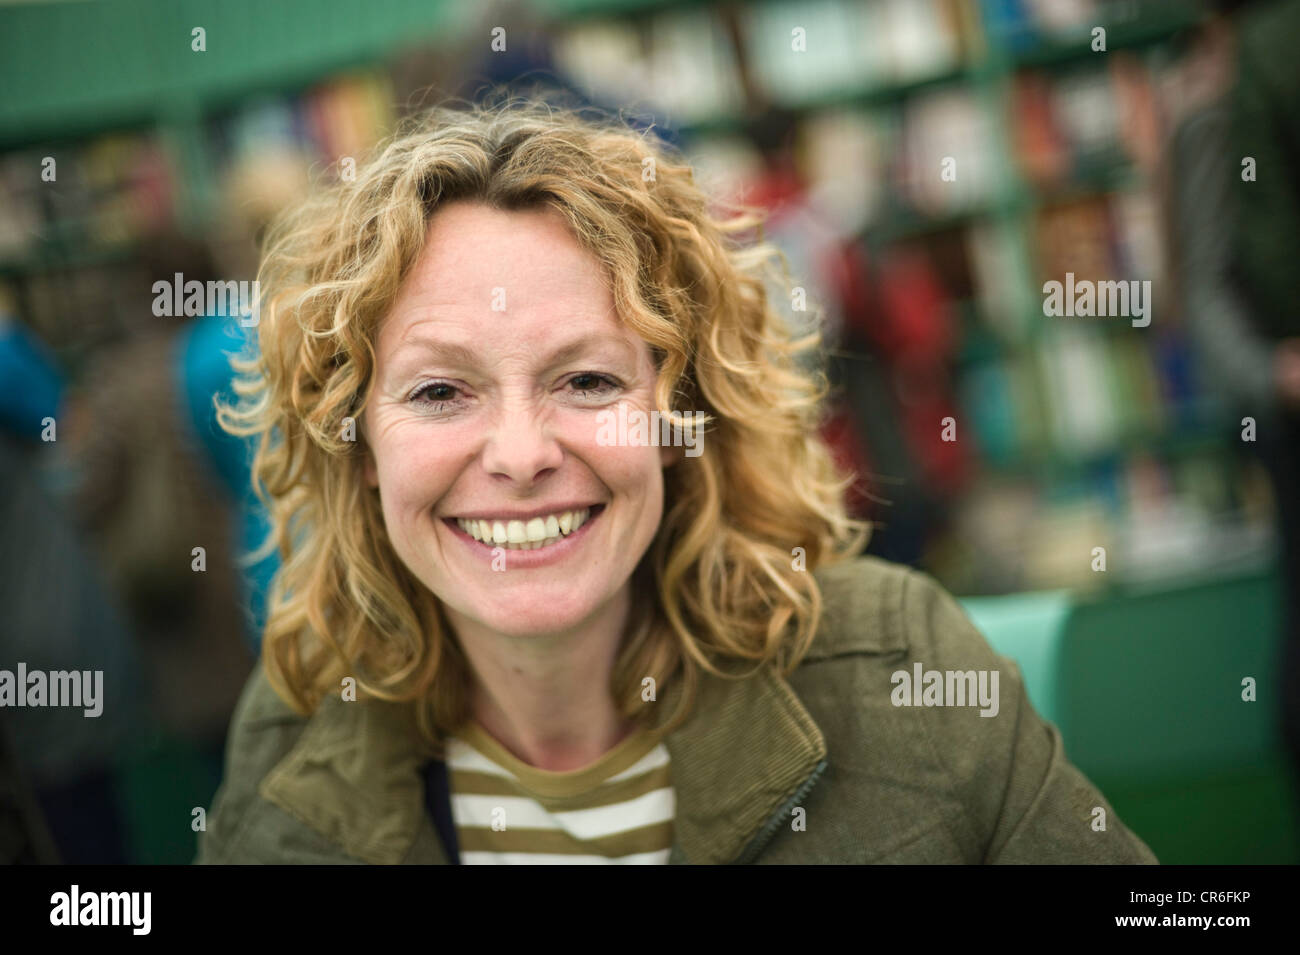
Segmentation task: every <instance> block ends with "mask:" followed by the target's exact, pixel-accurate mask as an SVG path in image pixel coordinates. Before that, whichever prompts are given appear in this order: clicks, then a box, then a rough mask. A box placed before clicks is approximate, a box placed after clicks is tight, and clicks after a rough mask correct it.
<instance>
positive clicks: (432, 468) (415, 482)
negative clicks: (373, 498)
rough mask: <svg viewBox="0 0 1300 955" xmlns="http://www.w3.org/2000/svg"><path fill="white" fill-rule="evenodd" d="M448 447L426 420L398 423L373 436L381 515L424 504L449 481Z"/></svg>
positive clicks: (433, 498)
mask: <svg viewBox="0 0 1300 955" xmlns="http://www.w3.org/2000/svg"><path fill="white" fill-rule="evenodd" d="M451 450H452V446H451V445H450V444H449V442H448V441H446V440H443V439H442V438H441V436H439V435H436V434H434V433H433V429H432V428H430V427H429V425H428V424H427V423H426V422H421V421H410V422H399V423H396V424H394V425H392V426H391V427H388V428H386V429H383V430H381V431H380V432H379V433H378V434H376V436H375V444H374V446H373V453H374V458H375V462H376V470H377V473H378V477H379V493H380V497H381V498H382V499H383V501H384V512H385V516H399V515H401V514H403V513H406V512H409V511H410V510H412V509H418V508H424V507H427V506H428V505H429V504H430V503H432V502H433V501H434V500H436V499H437V498H438V497H441V496H442V494H443V493H445V491H446V489H447V487H448V486H449V485H450V483H451V474H450V467H449V463H448V462H449V460H450V459H451V455H450V454H449V451H451Z"/></svg>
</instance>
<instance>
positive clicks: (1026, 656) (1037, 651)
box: [961, 590, 1071, 733]
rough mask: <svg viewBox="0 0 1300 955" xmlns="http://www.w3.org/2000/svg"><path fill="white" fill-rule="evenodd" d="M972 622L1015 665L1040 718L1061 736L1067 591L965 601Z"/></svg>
mask: <svg viewBox="0 0 1300 955" xmlns="http://www.w3.org/2000/svg"><path fill="white" fill-rule="evenodd" d="M961 605H962V607H963V608H964V609H965V610H966V614H967V616H969V617H970V618H971V622H973V623H974V624H975V626H976V627H977V628H979V630H980V632H981V633H983V634H984V637H985V639H987V640H988V642H989V645H990V646H992V647H993V649H994V650H995V651H997V652H998V653H1000V654H1001V655H1003V656H1005V657H1010V658H1011V659H1012V660H1014V661H1015V662H1016V664H1017V666H1019V667H1020V674H1021V677H1022V678H1023V679H1024V681H1025V692H1026V693H1028V694H1029V702H1030V703H1031V704H1033V707H1034V709H1035V710H1037V711H1038V715H1039V716H1041V717H1042V718H1043V719H1045V720H1047V721H1049V722H1051V723H1055V724H1056V725H1057V727H1058V728H1060V729H1061V732H1062V733H1064V732H1065V729H1064V727H1062V726H1061V722H1062V718H1063V715H1064V714H1063V712H1062V708H1061V653H1062V647H1063V644H1064V641H1065V632H1066V624H1067V622H1068V620H1069V617H1070V606H1071V604H1070V595H1069V593H1068V592H1066V591H1055V590H1054V591H1043V592H1040V593H1024V594H1008V595H1006V596H1001V597H966V598H964V599H962V600H961Z"/></svg>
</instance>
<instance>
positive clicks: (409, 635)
mask: <svg viewBox="0 0 1300 955" xmlns="http://www.w3.org/2000/svg"><path fill="white" fill-rule="evenodd" d="M647 160H653V162H652V163H651V162H648V161H647ZM647 168H653V170H654V173H653V175H652V176H648V175H646V174H645V170H646V169H647ZM454 200H472V201H477V202H480V203H484V204H487V205H490V206H492V207H495V208H499V209H502V210H507V211H509V210H523V209H531V208H542V207H549V208H551V209H554V210H556V211H558V212H559V213H560V214H561V215H563V217H564V219H565V220H566V222H567V223H568V226H569V227H570V229H571V230H572V232H573V234H574V235H575V236H576V237H577V239H578V240H579V241H580V242H581V243H582V244H583V246H584V247H585V248H586V249H588V250H589V251H590V252H591V254H593V255H594V256H595V257H596V258H597V259H598V260H599V261H600V262H601V263H602V264H603V266H604V268H605V269H606V271H607V274H608V276H609V277H610V279H611V280H612V288H613V292H614V301H615V306H616V308H617V311H618V314H619V316H620V318H621V319H622V321H624V322H626V323H627V325H628V326H630V327H631V328H632V329H633V330H634V331H635V332H636V333H637V334H638V335H640V337H641V338H642V339H643V340H644V341H645V342H646V343H647V344H648V345H649V346H650V349H651V352H652V354H653V356H654V358H655V365H656V368H657V372H658V376H657V381H656V386H655V401H656V403H657V406H658V409H659V410H660V411H661V412H662V413H665V414H671V413H672V412H673V411H674V410H675V409H681V408H690V409H696V410H698V411H702V412H703V413H704V414H705V415H706V416H707V419H706V420H708V421H709V423H710V430H709V440H708V442H707V446H705V447H704V449H703V453H702V454H700V455H699V456H698V457H690V456H688V457H685V458H684V459H682V460H680V461H679V462H678V463H677V464H676V465H675V466H674V467H672V468H669V469H667V470H666V471H665V475H664V480H665V489H664V492H665V502H664V516H663V520H662V523H661V525H660V527H659V530H658V532H657V534H656V536H655V538H654V541H653V542H652V544H651V546H650V547H649V548H648V550H647V552H646V554H645V555H644V557H643V559H642V561H641V562H640V565H639V566H638V567H637V570H636V572H635V573H634V574H633V589H634V612H633V613H632V614H631V615H630V620H631V621H632V622H631V623H629V631H628V633H626V634H624V641H623V643H622V644H621V647H620V651H619V654H618V657H617V659H616V662H615V666H614V669H613V673H612V677H611V686H610V692H611V694H612V697H613V699H614V700H615V702H616V704H617V706H618V707H619V711H620V713H621V714H622V715H623V716H624V718H627V719H629V720H631V721H633V722H634V723H635V724H643V723H644V722H648V721H649V711H650V710H652V709H653V708H652V707H646V706H645V705H644V703H643V702H642V697H641V690H642V681H643V679H644V678H645V677H647V676H648V677H652V678H653V679H654V680H655V685H656V686H658V687H664V686H666V685H667V684H668V681H669V680H672V679H680V680H682V681H683V684H682V694H681V696H680V703H679V706H678V708H677V710H676V711H675V712H674V714H673V715H672V717H671V718H670V719H668V720H667V721H666V723H665V724H663V725H662V726H661V729H662V730H663V731H665V732H667V731H670V730H671V729H672V728H673V727H675V726H677V725H678V724H679V723H680V722H681V721H682V720H683V719H684V718H685V717H686V716H687V715H688V713H689V711H690V709H691V707H692V704H693V700H694V698H695V695H696V689H697V686H698V682H699V679H700V671H701V669H702V670H706V671H708V672H710V673H713V674H715V675H718V676H723V677H739V676H743V675H746V674H741V673H739V672H738V671H737V670H736V668H734V667H731V666H729V663H730V662H732V661H751V662H753V663H754V664H755V667H757V666H762V665H767V664H771V665H774V666H776V667H777V668H778V669H779V670H781V671H782V672H783V673H789V672H790V671H791V670H793V669H794V668H795V667H796V666H797V665H798V663H799V661H800V660H801V659H802V657H803V656H804V654H805V653H806V652H807V649H808V647H809V646H810V645H811V643H812V641H813V638H814V635H815V632H816V629H817V625H818V621H819V619H820V615H821V595H820V592H819V589H818V586H817V583H816V581H815V580H814V578H813V576H812V573H811V571H812V570H813V569H815V568H817V567H819V566H822V565H825V564H829V563H835V562H838V561H841V560H846V559H849V558H851V557H853V556H855V555H856V554H857V553H858V552H860V550H861V548H862V546H863V545H864V544H865V542H866V539H867V535H868V533H869V526H868V525H867V524H866V523H864V522H862V521H858V520H855V519H853V518H852V517H851V516H850V515H849V514H848V513H847V512H846V509H845V504H844V490H845V489H846V488H847V486H848V485H849V484H850V483H851V482H852V481H853V476H852V475H845V474H842V473H841V472H840V471H839V470H838V469H837V467H836V465H835V463H834V461H833V459H832V457H831V454H830V452H829V450H828V448H827V447H826V445H825V444H824V442H823V441H822V440H821V439H820V437H819V435H818V429H819V426H820V424H821V414H822V410H823V400H824V398H825V396H826V393H827V383H826V379H825V376H824V374H823V373H822V372H821V371H820V370H819V369H820V365H818V364H817V362H816V361H815V359H819V357H820V352H818V351H817V348H818V345H819V342H820V339H819V336H818V335H817V334H816V333H813V334H810V335H807V336H804V337H801V338H795V337H794V336H793V333H792V332H791V330H790V324H789V323H787V322H786V321H785V320H784V319H783V318H782V317H781V316H780V315H778V314H777V313H776V311H775V310H774V308H773V307H772V305H771V303H770V302H769V300H768V292H767V287H766V284H765V281H764V280H765V278H766V277H768V276H769V275H770V274H771V271H772V266H773V265H774V262H775V261H782V262H783V261H784V260H782V259H781V257H780V254H779V253H778V252H777V251H776V250H775V249H773V248H772V247H771V246H770V245H768V244H766V243H765V242H764V241H763V238H762V217H761V215H759V214H758V213H756V212H754V211H753V210H747V209H744V208H740V207H736V208H734V210H733V211H735V212H736V213H737V214H735V215H731V216H728V217H727V218H725V219H723V218H721V217H720V214H719V213H716V212H715V211H713V210H721V209H722V208H723V207H721V206H719V205H712V206H711V204H710V199H709V197H708V196H706V194H705V193H704V192H703V191H702V190H701V189H700V187H699V186H698V185H697V183H696V182H695V179H694V176H693V174H692V171H691V168H690V166H689V164H687V163H686V162H685V161H684V160H683V159H682V158H681V156H680V155H679V154H678V153H676V151H674V150H672V149H670V148H669V147H668V146H666V145H665V144H663V143H662V142H660V141H659V140H658V139H657V138H656V137H654V136H652V135H651V134H650V133H648V132H638V131H636V130H634V129H632V128H629V127H628V126H627V125H626V124H624V123H622V122H621V121H619V120H615V119H612V118H609V117H604V116H601V117H598V118H593V117H592V116H591V115H588V114H585V113H579V112H576V111H573V110H570V109H564V108H559V107H556V106H553V105H550V104H547V103H545V102H544V101H541V100H535V99H534V100H528V101H524V102H519V101H517V100H511V101H506V102H502V103H499V104H497V105H491V106H484V105H478V106H474V105H461V106H459V107H453V106H450V105H447V106H440V107H437V108H434V109H432V110H430V111H429V112H427V113H424V114H421V115H420V116H418V117H415V118H413V119H412V120H408V122H407V123H406V124H404V126H403V128H401V129H399V131H398V132H397V134H396V135H394V136H393V137H392V138H391V139H389V140H388V141H387V142H386V143H384V144H382V145H381V146H380V147H379V148H378V149H377V150H376V153H375V155H374V158H372V159H371V160H370V161H369V162H368V163H367V164H365V165H363V166H361V167H360V168H357V170H356V175H355V178H346V179H332V180H329V181H323V182H322V183H321V184H319V186H318V187H317V188H316V189H315V190H313V194H312V195H311V196H310V197H309V198H308V199H307V200H306V201H305V202H304V203H303V204H302V205H301V206H299V207H297V208H296V209H294V210H292V211H290V212H289V213H288V214H287V215H285V216H284V217H282V218H281V220H280V221H278V222H277V223H276V224H275V225H274V226H273V227H272V229H271V231H270V233H269V234H268V238H267V245H266V252H265V255H264V258H263V262H262V266H261V269H260V272H259V275H258V282H259V286H260V290H261V301H260V320H259V326H258V333H257V334H258V342H259V345H260V353H259V354H257V355H255V356H253V357H251V358H248V359H244V360H241V359H238V358H236V359H235V366H236V368H237V370H238V371H240V372H241V373H243V377H242V378H240V379H239V380H237V382H236V391H237V393H238V394H239V395H240V396H241V399H242V400H241V401H240V403H239V404H238V406H227V405H220V404H219V405H218V417H219V420H220V421H221V423H222V426H223V427H224V428H225V429H226V430H227V431H229V432H231V433H232V434H237V435H243V436H253V435H256V436H257V437H258V439H259V440H258V442H257V450H256V456H255V458H254V460H253V473H254V485H255V487H256V488H257V491H258V493H259V495H260V496H261V498H262V500H263V501H264V502H265V503H266V505H267V507H268V509H269V513H270V518H271V525H272V534H271V537H270V538H269V539H268V541H267V543H266V545H265V546H264V548H263V549H264V551H265V552H269V551H270V549H271V548H273V547H278V550H279V553H280V557H281V561H282V564H281V567H280V570H279V571H278V573H277V575H276V578H275V580H274V582H273V584H272V587H271V592H270V594H269V597H268V610H267V614H268V615H267V621H266V627H265V632H264V635H263V654H262V658H263V662H264V666H265V668H266V673H267V676H268V679H269V680H270V682H271V684H272V686H274V687H275V689H276V691H277V692H278V693H279V695H280V696H281V697H282V698H283V699H284V700H285V701H286V702H287V703H288V704H289V705H290V706H292V707H293V708H294V709H295V710H296V711H298V712H299V713H302V714H308V713H310V712H312V711H314V710H315V708H316V706H317V705H318V704H319V702H320V700H321V698H322V697H323V695H325V694H327V693H336V692H338V690H339V686H340V683H341V680H342V678H343V677H345V676H354V677H356V679H357V688H358V690H360V691H361V692H362V693H363V694H365V695H368V696H370V697H374V698H378V699H384V700H389V701H394V702H413V703H415V704H416V712H417V725H418V726H419V730H420V733H421V735H422V736H423V737H424V739H425V740H426V741H427V742H428V743H429V744H430V747H431V751H433V752H441V751H442V749H441V747H442V743H443V741H444V740H445V736H446V734H449V733H454V732H456V731H457V730H458V729H459V728H460V727H461V726H463V725H464V723H465V721H467V720H468V719H469V716H470V705H471V700H470V687H471V681H470V676H471V674H470V672H469V669H468V664H467V661H466V658H465V656H464V653H463V651H462V650H461V648H460V647H459V646H458V644H457V640H456V636H455V634H454V632H453V631H452V629H451V627H450V626H449V624H448V621H447V618H446V617H445V615H444V613H443V611H442V608H441V603H440V602H439V601H438V600H437V598H436V597H434V596H433V594H431V593H430V592H429V591H428V589H427V588H426V587H425V586H424V585H423V584H421V583H420V581H419V580H417V579H416V578H415V576H414V575H413V574H412V573H411V572H410V571H409V570H408V568H407V567H406V566H405V565H404V564H403V563H402V561H401V560H400V559H399V558H398V557H397V555H396V554H395V552H394V550H393V548H392V546H391V544H390V543H389V541H388V538H387V532H386V529H385V526H384V521H383V516H382V513H381V510H380V506H379V503H378V500H377V498H376V496H375V495H374V494H373V492H372V491H371V490H370V489H369V488H368V487H367V483H366V481H365V477H364V455H365V453H366V452H365V449H364V436H361V437H360V438H355V433H354V435H345V430H346V428H347V426H348V424H349V423H348V422H347V421H345V420H344V419H345V418H350V419H352V421H354V422H355V421H356V420H358V419H359V418H360V416H361V413H362V411H363V409H364V408H365V406H366V403H367V401H368V399H369V395H370V389H371V386H372V383H373V381H374V370H375V353H374V340H375V335H376V332H377V328H378V326H379V324H380V322H381V320H382V318H383V317H384V315H385V314H386V312H387V311H388V309H389V307H390V306H391V304H392V302H393V301H394V299H395V297H396V295H397V293H398V290H399V288H400V287H401V286H402V284H403V281H404V280H405V278H406V277H407V275H408V274H409V273H410V271H411V269H412V267H413V265H414V264H415V262H416V260H417V258H418V257H419V255H420V253H421V250H422V247H423V244H424V241H425V237H426V234H427V227H428V222H429V219H430V216H431V215H432V213H433V212H434V210H435V209H437V208H438V207H439V206H440V205H441V204H442V203H446V202H451V201H454ZM738 237H739V238H738ZM809 358H811V359H814V361H812V362H810V361H809V360H808V359H809ZM810 369H811V370H810ZM697 420H698V419H697ZM346 438H354V439H353V440H347V439H346ZM795 548H802V559H803V566H796V565H797V564H798V563H799V560H798V552H797V551H796V550H795ZM792 558H793V559H792ZM727 671H730V672H727Z"/></svg>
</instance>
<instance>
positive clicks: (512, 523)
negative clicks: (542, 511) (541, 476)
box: [455, 504, 603, 550]
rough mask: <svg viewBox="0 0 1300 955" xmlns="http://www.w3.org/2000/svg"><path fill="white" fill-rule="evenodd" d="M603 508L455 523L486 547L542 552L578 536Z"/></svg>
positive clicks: (475, 519) (459, 520)
mask: <svg viewBox="0 0 1300 955" xmlns="http://www.w3.org/2000/svg"><path fill="white" fill-rule="evenodd" d="M602 507H603V505H599V504H598V505H596V506H595V508H591V507H583V508H579V509H577V510H569V511H557V512H555V513H554V514H546V515H542V516H539V517H534V518H531V519H529V520H527V521H521V520H508V519H507V520H486V519H482V518H472V517H471V518H465V517H458V518H455V521H456V524H457V526H458V527H460V529H461V530H463V531H464V532H465V533H466V534H468V535H469V536H470V537H473V538H474V539H475V540H476V541H481V542H483V543H484V544H490V545H492V546H495V547H504V548H505V549H506V550H540V549H542V548H543V547H548V546H550V545H551V544H554V543H557V542H558V541H560V540H563V539H564V538H566V537H568V536H570V535H571V534H575V533H577V531H578V528H580V527H582V525H583V524H585V523H587V521H588V520H589V519H590V518H591V516H592V514H593V512H597V513H598V512H599V511H600V509H601V508H602Z"/></svg>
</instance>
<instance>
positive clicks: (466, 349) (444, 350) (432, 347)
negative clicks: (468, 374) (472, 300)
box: [399, 335, 635, 367]
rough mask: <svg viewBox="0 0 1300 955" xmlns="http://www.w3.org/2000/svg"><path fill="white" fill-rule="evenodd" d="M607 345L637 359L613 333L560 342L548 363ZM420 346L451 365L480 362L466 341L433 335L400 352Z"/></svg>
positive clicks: (412, 342) (411, 341)
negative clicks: (443, 338)
mask: <svg viewBox="0 0 1300 955" xmlns="http://www.w3.org/2000/svg"><path fill="white" fill-rule="evenodd" d="M605 345H608V346H611V347H613V348H616V349H617V350H619V351H620V352H622V353H623V355H624V356H625V357H626V358H627V359H628V360H630V361H631V360H635V355H634V354H633V352H632V349H631V347H630V346H629V345H628V343H627V342H625V341H623V340H622V339H619V338H615V337H613V336H612V335H598V336H596V337H595V338H579V339H575V340H573V341H571V342H568V343H567V344H564V345H561V346H559V347H558V348H557V349H555V351H553V352H551V354H550V355H549V356H548V357H547V359H546V363H547V365H548V366H551V365H560V364H564V363H565V362H568V361H572V360H573V359H575V358H577V357H578V356H580V355H582V354H584V353H585V352H587V351H590V350H591V349H593V348H599V347H601V346H605ZM416 350H419V351H423V352H424V353H425V354H426V355H428V356H430V357H432V358H433V359H435V360H437V361H442V362H446V363H447V364H451V365H464V366H467V367H475V366H477V365H478V364H479V355H478V352H476V351H475V350H474V349H473V348H471V347H470V346H468V345H462V344H459V343H456V342H440V341H437V340H435V339H432V338H412V339H409V340H408V341H406V342H405V343H404V344H402V345H401V346H399V354H400V355H402V356H403V357H405V355H407V354H409V353H411V352H413V351H416ZM410 360H412V359H405V360H402V361H401V366H405V365H406V364H407V363H408V362H409V361H410ZM401 366H399V367H401Z"/></svg>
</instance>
